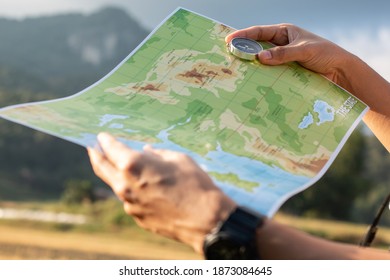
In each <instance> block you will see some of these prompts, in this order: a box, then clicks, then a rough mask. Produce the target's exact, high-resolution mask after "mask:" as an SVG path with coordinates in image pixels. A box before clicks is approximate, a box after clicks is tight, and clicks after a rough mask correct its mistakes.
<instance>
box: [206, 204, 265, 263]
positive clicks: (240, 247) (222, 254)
mask: <svg viewBox="0 0 390 280" xmlns="http://www.w3.org/2000/svg"><path fill="white" fill-rule="evenodd" d="M264 220H265V217H264V216H262V215H260V214H258V213H256V212H254V211H252V210H250V209H247V208H244V207H237V208H236V209H235V210H234V211H233V212H232V213H231V214H230V216H229V217H228V218H227V219H226V220H225V221H221V222H220V223H218V225H217V226H216V227H215V228H214V229H213V230H212V232H211V233H210V234H208V235H207V236H206V238H205V241H204V244H203V252H204V256H205V258H206V259H208V260H258V259H260V256H259V254H258V252H257V248H256V229H257V228H258V227H261V226H262V225H263V223H264Z"/></svg>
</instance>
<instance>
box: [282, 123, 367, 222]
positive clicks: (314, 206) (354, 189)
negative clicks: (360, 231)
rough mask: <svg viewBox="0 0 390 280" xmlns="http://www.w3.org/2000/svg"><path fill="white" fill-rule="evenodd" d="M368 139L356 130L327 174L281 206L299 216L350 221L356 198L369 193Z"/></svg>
mask: <svg viewBox="0 0 390 280" xmlns="http://www.w3.org/2000/svg"><path fill="white" fill-rule="evenodd" d="M364 150H365V136H364V134H363V133H362V131H361V130H355V132H354V133H353V134H352V135H351V137H350V138H349V140H348V141H347V143H346V145H345V146H344V147H343V149H342V151H341V152H340V154H339V156H338V157H337V158H336V160H335V161H334V163H333V164H332V166H331V167H330V168H329V170H328V172H327V173H326V174H325V175H324V176H323V177H322V178H321V179H320V180H319V181H318V182H317V183H315V184H314V185H313V186H311V187H310V188H309V189H307V190H305V191H303V192H302V193H300V194H298V195H296V196H294V197H293V198H291V199H290V200H289V201H287V202H286V204H285V205H284V206H283V207H282V210H283V211H286V212H290V213H293V214H297V215H305V216H314V217H321V218H332V219H339V220H349V219H350V218H351V211H352V207H353V205H354V202H355V199H356V198H358V197H361V196H363V195H365V194H367V193H368V191H369V190H370V187H371V185H370V182H369V180H367V179H366V177H365V176H364V173H363V171H364V166H365V165H364V156H365V153H364Z"/></svg>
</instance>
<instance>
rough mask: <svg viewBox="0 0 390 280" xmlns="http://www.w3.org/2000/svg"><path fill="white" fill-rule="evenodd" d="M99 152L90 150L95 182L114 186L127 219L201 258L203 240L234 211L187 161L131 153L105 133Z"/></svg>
mask: <svg viewBox="0 0 390 280" xmlns="http://www.w3.org/2000/svg"><path fill="white" fill-rule="evenodd" d="M98 140H99V144H100V146H101V149H102V150H103V153H104V154H102V153H101V152H99V151H97V150H96V149H92V148H88V153H89V156H90V160H91V163H92V167H93V170H94V172H95V173H96V175H97V176H99V177H100V178H101V179H102V180H103V181H105V182H106V183H107V184H108V185H110V186H111V188H112V189H113V191H114V192H115V194H116V195H117V196H118V198H119V199H120V200H122V201H123V203H124V208H125V211H126V213H128V214H129V215H132V216H134V218H135V220H136V222H137V223H138V224H139V225H140V226H141V227H143V228H145V229H148V230H151V231H152V232H156V233H159V234H162V235H164V236H167V237H170V238H173V239H176V240H179V241H182V242H184V243H187V244H189V245H191V246H192V247H193V248H194V249H195V250H196V251H197V252H199V253H201V252H202V245H203V241H204V237H205V235H206V234H207V233H209V232H210V231H211V230H212V228H214V227H215V225H216V223H217V222H218V221H220V220H223V219H224V218H225V217H227V215H228V214H229V213H230V212H231V211H232V210H233V209H234V208H235V203H234V202H233V201H232V200H230V199H229V198H228V197H227V196H226V195H224V194H223V193H222V191H221V190H220V189H219V188H217V187H216V186H215V184H214V183H213V181H212V180H211V179H210V177H209V176H208V175H207V174H206V173H205V172H204V171H203V170H202V169H201V168H200V167H199V166H198V165H197V164H196V163H195V162H194V161H193V160H192V159H191V158H189V157H188V156H186V155H184V154H181V153H178V152H173V151H169V150H156V149H153V148H151V147H150V146H146V147H145V149H144V151H143V152H138V151H135V150H132V149H130V148H129V147H127V146H126V145H124V144H122V143H121V142H119V141H117V140H115V139H114V138H113V137H112V136H110V135H109V134H106V133H101V134H99V136H98Z"/></svg>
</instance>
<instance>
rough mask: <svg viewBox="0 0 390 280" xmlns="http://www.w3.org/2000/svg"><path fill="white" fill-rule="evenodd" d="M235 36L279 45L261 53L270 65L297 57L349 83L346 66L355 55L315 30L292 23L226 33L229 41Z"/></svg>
mask: <svg viewBox="0 0 390 280" xmlns="http://www.w3.org/2000/svg"><path fill="white" fill-rule="evenodd" d="M235 37H244V38H250V39H253V40H256V41H268V42H271V43H273V44H274V45H275V47H273V48H271V49H268V50H264V51H262V52H260V53H259V54H258V59H259V61H260V62H261V63H263V64H266V65H280V64H283V63H287V62H292V61H296V62H298V63H300V64H301V65H302V66H304V67H306V68H308V69H310V70H312V71H314V72H317V73H320V74H322V75H324V76H325V77H327V78H328V79H330V80H332V81H334V82H335V83H337V84H340V85H341V86H345V83H346V80H345V77H344V73H343V72H344V69H345V68H346V67H348V60H349V59H353V57H354V56H353V55H352V54H350V53H349V52H347V51H346V50H344V49H342V48H341V47H339V46H337V45H336V44H334V43H332V42H330V41H328V40H325V39H323V38H321V37H319V36H317V35H315V34H313V33H310V32H308V31H306V30H303V29H301V28H299V27H297V26H294V25H291V24H277V25H267V26H253V27H250V28H246V29H242V30H237V31H235V32H233V33H231V34H229V35H228V36H226V39H225V40H226V42H230V41H231V40H232V39H233V38H235Z"/></svg>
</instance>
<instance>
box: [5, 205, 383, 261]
mask: <svg viewBox="0 0 390 280" xmlns="http://www.w3.org/2000/svg"><path fill="white" fill-rule="evenodd" d="M0 206H1V204H0ZM14 206H15V205H14ZM22 206H23V207H27V206H26V205H22ZM18 207H21V206H20V205H19V204H18ZM28 207H30V208H31V207H36V205H28ZM42 207H43V208H45V209H55V208H56V207H58V206H55V205H43V206H42ZM80 211H81V212H83V211H84V212H88V211H86V210H85V209H81V210H80ZM89 211H91V210H89ZM120 211H122V210H121V209H120ZM92 212H99V211H97V210H96V209H93V211H92ZM113 212H115V211H113ZM95 214H96V213H95ZM97 219H101V220H102V221H104V219H102V217H101V216H98V218H97ZM275 219H276V220H278V221H280V222H281V223H284V224H287V225H290V226H293V227H296V228H299V229H302V230H304V231H307V232H309V233H311V234H314V235H317V236H322V237H324V238H328V239H332V240H337V241H342V242H347V243H352V244H358V242H359V241H360V239H361V238H362V236H363V234H364V233H365V231H366V229H367V225H356V224H350V223H345V222H336V221H326V220H316V219H305V218H297V217H292V216H288V215H284V214H278V215H277V216H276V217H275ZM90 223H92V224H87V225H83V226H69V225H63V224H53V223H43V222H37V221H25V220H0V259H2V260H5V259H69V260H72V259H77V260H102V259H103V260H115V259H143V260H147V259H161V260H162V259H170V260H172V259H201V256H199V255H197V254H195V253H194V252H193V251H192V249H191V248H189V247H187V246H185V245H182V244H180V243H178V242H175V241H171V240H168V239H165V238H162V237H159V236H157V235H154V234H151V233H149V232H146V231H144V230H142V229H140V228H139V227H137V226H136V225H134V224H131V223H129V224H127V225H120V226H118V225H112V224H110V225H100V226H98V225H97V224H96V221H94V220H92V222H90ZM105 223H107V222H105ZM389 244H390V229H388V228H380V230H379V232H378V234H377V238H376V241H375V242H374V244H373V246H374V247H381V248H385V247H386V246H388V245H389Z"/></svg>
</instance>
